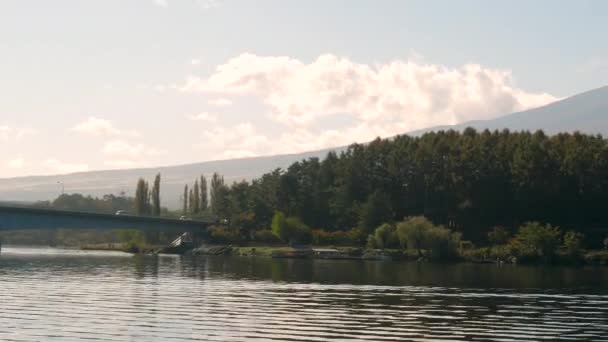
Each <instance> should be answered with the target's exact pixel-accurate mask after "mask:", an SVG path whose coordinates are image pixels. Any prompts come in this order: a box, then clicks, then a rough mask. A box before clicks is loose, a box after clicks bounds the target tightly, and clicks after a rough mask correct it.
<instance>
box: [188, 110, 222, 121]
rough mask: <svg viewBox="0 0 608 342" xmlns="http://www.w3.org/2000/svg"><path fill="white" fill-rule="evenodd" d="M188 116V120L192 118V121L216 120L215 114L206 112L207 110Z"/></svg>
mask: <svg viewBox="0 0 608 342" xmlns="http://www.w3.org/2000/svg"><path fill="white" fill-rule="evenodd" d="M188 117H189V118H190V120H194V121H206V122H216V121H217V115H216V114H213V113H208V112H202V113H199V114H195V115H190V116H188Z"/></svg>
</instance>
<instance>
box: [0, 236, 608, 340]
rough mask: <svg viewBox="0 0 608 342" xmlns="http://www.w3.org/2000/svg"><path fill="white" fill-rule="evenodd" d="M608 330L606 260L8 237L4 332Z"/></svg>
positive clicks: (574, 333) (3, 265) (167, 335)
mask: <svg viewBox="0 0 608 342" xmlns="http://www.w3.org/2000/svg"><path fill="white" fill-rule="evenodd" d="M541 339H546V340H556V339H564V340H572V341H608V267H603V268H602V267H583V268H570V267H537V266H514V265H502V266H499V265H479V264H465V263H463V264H431V263H417V262H378V261H367V262H364V261H352V260H350V261H348V260H285V259H268V258H239V257H195V258H193V257H179V256H132V255H129V254H124V253H116V252H83V251H70V250H61V249H52V248H17V247H12V248H11V247H7V246H3V248H2V254H1V256H0V341H62V342H63V341H84V340H86V341H191V340H200V341H256V340H257V341H267V340H284V341H328V340H329V341H352V340H368V341H431V340H432V341H527V340H529V341H537V340H541Z"/></svg>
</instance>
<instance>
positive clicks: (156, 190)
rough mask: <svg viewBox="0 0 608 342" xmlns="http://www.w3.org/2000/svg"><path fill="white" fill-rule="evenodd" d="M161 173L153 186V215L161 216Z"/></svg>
mask: <svg viewBox="0 0 608 342" xmlns="http://www.w3.org/2000/svg"><path fill="white" fill-rule="evenodd" d="M160 209H161V208H160V173H159V174H157V175H156V177H155V178H154V185H153V186H152V215H154V216H160Z"/></svg>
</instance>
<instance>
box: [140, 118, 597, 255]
mask: <svg viewBox="0 0 608 342" xmlns="http://www.w3.org/2000/svg"><path fill="white" fill-rule="evenodd" d="M157 180H158V184H157V182H156V181H155V182H154V185H153V187H152V190H151V191H150V192H148V190H147V189H148V188H149V187H148V185H147V183H146V182H145V181H143V180H140V182H139V183H138V186H137V189H138V191H136V198H135V203H136V208H138V209H137V212H138V213H144V214H145V213H148V212H150V213H153V214H158V211H157V209H158V208H159V207H160V199H159V192H158V191H159V189H160V175H158V176H157ZM142 182H143V183H142ZM147 193H150V195H146V194H147ZM150 198H151V199H152V200H151V203H150V202H149V201H150ZM146 199H147V200H146ZM182 202H183V208H182V213H183V214H184V215H191V216H197V215H210V216H213V217H215V218H216V219H220V220H224V219H225V220H227V221H228V222H229V225H230V227H232V228H234V229H236V230H238V231H239V232H240V233H239V234H240V236H241V237H242V238H244V239H249V238H251V237H252V236H254V234H255V233H256V232H257V231H260V230H267V229H269V228H270V227H271V225H272V219H273V217H274V215H275V213H276V212H281V213H284V215H285V216H286V217H288V218H289V217H293V218H297V219H298V220H300V221H301V222H302V223H303V224H305V225H307V226H308V227H312V228H313V229H319V230H322V231H324V232H328V233H336V232H355V233H358V235H359V236H361V243H365V239H366V238H367V236H368V235H370V234H371V233H373V232H374V230H375V229H376V228H377V227H379V226H380V225H382V224H383V223H390V222H397V221H400V220H403V219H404V218H407V217H414V216H424V217H426V218H428V219H429V220H430V221H432V222H433V223H435V224H438V225H442V226H445V227H447V228H449V229H451V230H453V231H457V232H460V233H462V234H463V236H464V238H465V239H469V240H473V241H482V240H485V239H487V235H488V233H489V232H490V231H492V229H494V228H495V227H499V226H500V227H506V228H507V229H511V230H515V229H516V227H519V226H520V225H522V224H523V223H525V222H532V221H538V222H545V223H551V224H553V225H556V226H560V227H565V228H568V229H572V230H574V231H577V232H582V233H585V234H586V235H587V236H593V235H594V234H596V235H597V234H604V232H605V231H604V230H603V229H604V228H605V227H608V217H607V216H606V215H605V213H606V212H608V143H607V141H606V140H605V139H604V138H603V137H601V136H599V135H585V134H581V133H572V134H570V133H562V134H557V135H554V136H548V135H546V134H545V133H544V132H542V131H536V132H511V131H509V130H502V131H489V130H485V131H482V132H478V131H476V130H474V129H472V128H467V129H466V130H464V131H463V132H458V131H453V130H448V131H438V132H431V133H426V134H424V135H422V136H419V137H412V136H407V135H400V136H396V137H393V138H390V139H380V138H378V139H376V140H374V141H372V142H371V143H368V144H353V145H351V146H349V147H348V148H346V149H344V150H343V151H341V152H339V153H336V152H330V153H328V155H327V157H326V158H325V159H323V160H320V159H318V158H309V159H306V160H302V161H299V162H296V163H294V164H292V165H291V166H289V167H288V168H287V169H286V170H282V169H276V170H274V171H272V172H269V173H266V174H264V175H262V176H261V177H259V178H257V179H254V180H252V181H250V182H247V181H240V182H235V183H233V184H231V185H227V184H225V182H224V179H223V177H222V176H221V175H219V174H217V173H215V174H213V176H212V178H211V181H210V187H209V190H208V189H207V179H206V178H205V176H201V177H200V179H197V180H195V182H194V184H193V185H190V186H188V185H186V186H185V187H184V194H183V198H182ZM147 208H151V209H147ZM150 210H151V211H150Z"/></svg>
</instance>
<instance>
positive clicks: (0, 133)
mask: <svg viewBox="0 0 608 342" xmlns="http://www.w3.org/2000/svg"><path fill="white" fill-rule="evenodd" d="M36 133H37V131H36V130H35V129H33V128H28V127H22V128H14V127H10V126H6V125H2V126H0V141H9V140H21V139H22V138H25V137H27V136H30V135H34V134H36Z"/></svg>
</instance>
